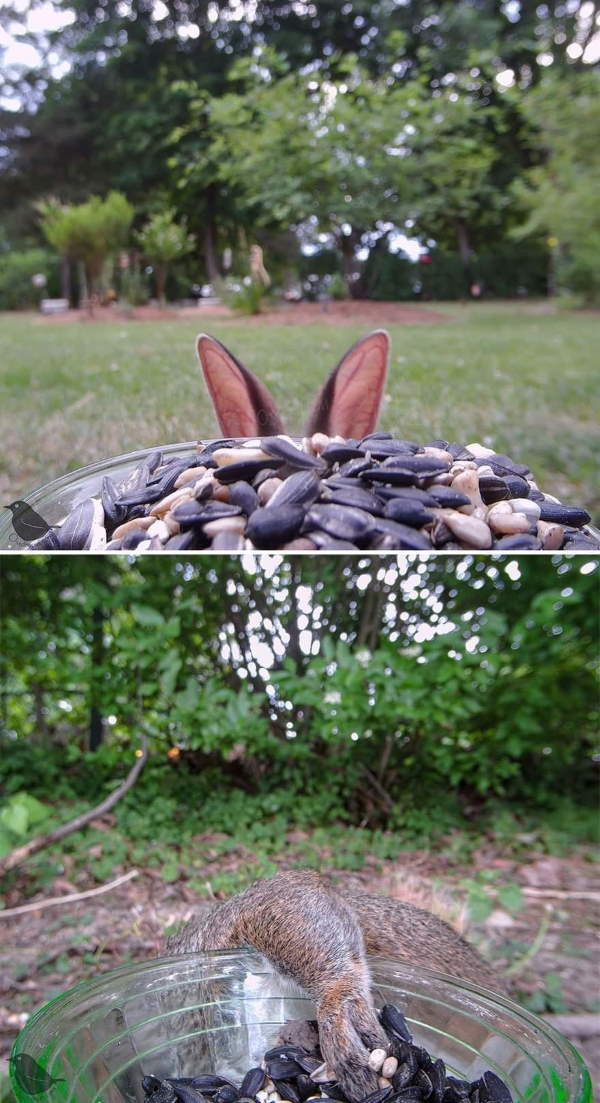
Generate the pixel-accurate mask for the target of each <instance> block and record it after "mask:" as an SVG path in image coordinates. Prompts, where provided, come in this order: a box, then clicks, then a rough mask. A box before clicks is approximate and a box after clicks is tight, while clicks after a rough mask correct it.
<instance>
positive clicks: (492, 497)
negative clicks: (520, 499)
mask: <svg viewBox="0 0 600 1103" xmlns="http://www.w3.org/2000/svg"><path fill="white" fill-rule="evenodd" d="M479 493H480V494H481V497H482V498H483V500H484V502H485V504H486V506H489V505H493V503H494V502H502V501H504V500H505V499H506V498H508V496H509V489H508V486H507V484H506V482H505V480H504V479H501V478H500V476H499V475H480V476H479Z"/></svg>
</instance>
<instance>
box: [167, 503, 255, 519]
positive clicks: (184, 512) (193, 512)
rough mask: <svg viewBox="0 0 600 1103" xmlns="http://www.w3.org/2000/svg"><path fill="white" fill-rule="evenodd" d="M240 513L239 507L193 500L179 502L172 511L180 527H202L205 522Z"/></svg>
mask: <svg viewBox="0 0 600 1103" xmlns="http://www.w3.org/2000/svg"><path fill="white" fill-rule="evenodd" d="M241 512H242V510H241V507H240V506H234V505H231V504H230V503H229V502H220V501H219V500H218V499H213V500H211V501H207V502H198V501H197V500H196V499H195V498H189V499H188V501H185V502H180V503H179V505H177V506H175V507H174V509H173V517H174V518H175V520H176V521H179V524H180V525H204V524H206V522H207V521H217V520H218V519H219V518H220V517H236V516H237V515H239V514H240V513H241Z"/></svg>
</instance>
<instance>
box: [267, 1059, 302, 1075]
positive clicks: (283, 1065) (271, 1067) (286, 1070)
mask: <svg viewBox="0 0 600 1103" xmlns="http://www.w3.org/2000/svg"><path fill="white" fill-rule="evenodd" d="M267 1072H268V1074H269V1076H270V1077H271V1080H293V1079H294V1077H295V1076H299V1075H300V1073H301V1072H302V1069H301V1067H300V1065H297V1064H296V1062H295V1061H292V1060H291V1059H290V1058H289V1057H271V1058H270V1059H269V1060H268V1061H267Z"/></svg>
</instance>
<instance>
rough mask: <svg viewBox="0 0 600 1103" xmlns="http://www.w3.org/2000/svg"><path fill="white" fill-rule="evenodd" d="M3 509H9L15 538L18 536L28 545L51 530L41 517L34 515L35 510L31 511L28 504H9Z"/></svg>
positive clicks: (38, 514) (18, 502)
mask: <svg viewBox="0 0 600 1103" xmlns="http://www.w3.org/2000/svg"><path fill="white" fill-rule="evenodd" d="M4 508H5V509H10V511H11V513H12V524H13V528H14V530H15V532H16V534H17V536H20V537H21V540H26V541H27V542H28V543H31V542H32V541H33V540H39V539H40V537H41V536H45V535H46V533H47V532H49V531H50V529H51V528H52V525H49V524H48V522H47V521H44V518H43V517H42V515H41V514H40V513H36V511H35V509H32V508H31V506H30V505H29V504H28V502H22V501H16V502H11V503H10V505H8V506H5V507H4Z"/></svg>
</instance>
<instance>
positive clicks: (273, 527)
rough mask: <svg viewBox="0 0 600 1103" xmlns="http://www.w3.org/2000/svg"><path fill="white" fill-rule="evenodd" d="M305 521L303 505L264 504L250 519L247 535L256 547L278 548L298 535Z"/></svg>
mask: <svg viewBox="0 0 600 1103" xmlns="http://www.w3.org/2000/svg"><path fill="white" fill-rule="evenodd" d="M303 521H304V509H303V507H302V506H298V505H292V504H290V505H282V506H281V505H275V506H263V507H262V508H261V509H255V510H254V513H253V514H252V515H251V516H250V518H249V519H248V527H247V529H246V536H247V537H248V539H249V540H251V541H252V543H253V544H254V546H255V547H256V548H266V549H269V548H278V547H280V546H281V544H286V543H287V541H288V540H292V539H293V537H294V536H296V535H297V533H298V532H299V531H300V528H301V526H302V522H303Z"/></svg>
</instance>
